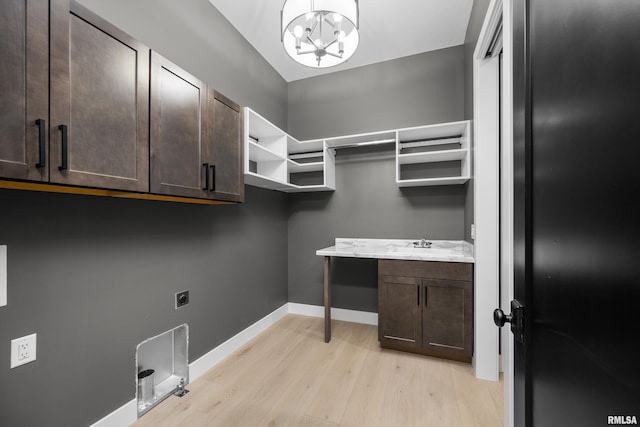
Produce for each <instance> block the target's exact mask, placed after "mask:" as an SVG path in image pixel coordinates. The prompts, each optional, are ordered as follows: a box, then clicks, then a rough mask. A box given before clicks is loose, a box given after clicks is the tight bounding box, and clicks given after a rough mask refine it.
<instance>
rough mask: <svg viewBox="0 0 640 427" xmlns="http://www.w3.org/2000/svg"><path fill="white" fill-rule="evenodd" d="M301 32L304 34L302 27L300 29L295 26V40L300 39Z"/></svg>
mask: <svg viewBox="0 0 640 427" xmlns="http://www.w3.org/2000/svg"><path fill="white" fill-rule="evenodd" d="M303 32H304V30H303V29H302V27H301V26H300V25H296V26H295V27H294V28H293V35H294V36H295V37H296V38H298V39H299V38H300V37H302V33H303Z"/></svg>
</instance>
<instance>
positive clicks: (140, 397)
mask: <svg viewBox="0 0 640 427" xmlns="http://www.w3.org/2000/svg"><path fill="white" fill-rule="evenodd" d="M150 371H153V372H152V373H150ZM186 384H189V325H187V324H186V323H185V324H183V325H180V326H178V327H176V328H174V329H171V330H169V331H167V332H164V333H162V334H160V335H156V336H155V337H152V338H148V339H146V340H144V341H142V342H141V343H140V344H138V347H137V348H136V402H137V404H138V418H139V417H141V416H142V415H144V414H145V413H147V412H148V411H149V410H151V409H152V408H153V407H154V406H156V405H157V404H159V403H160V402H162V401H163V400H164V399H166V398H167V397H169V396H171V395H172V394H174V393H175V392H176V391H178V390H180V389H181V388H182V387H183V386H184V385H186ZM149 387H151V388H149Z"/></svg>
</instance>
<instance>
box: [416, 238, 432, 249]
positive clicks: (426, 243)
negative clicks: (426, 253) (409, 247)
mask: <svg viewBox="0 0 640 427" xmlns="http://www.w3.org/2000/svg"><path fill="white" fill-rule="evenodd" d="M413 247H414V248H430V247H431V242H429V241H428V240H427V239H425V238H422V239H420V241H415V242H413Z"/></svg>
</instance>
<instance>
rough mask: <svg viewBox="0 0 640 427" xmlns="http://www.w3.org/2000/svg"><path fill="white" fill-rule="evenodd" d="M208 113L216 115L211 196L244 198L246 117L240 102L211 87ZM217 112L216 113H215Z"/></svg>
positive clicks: (235, 200)
mask: <svg viewBox="0 0 640 427" xmlns="http://www.w3.org/2000/svg"><path fill="white" fill-rule="evenodd" d="M208 105H209V106H208V109H209V112H208V115H209V117H212V118H213V123H212V126H211V130H212V141H211V144H212V145H211V147H212V151H213V152H212V156H211V159H210V182H209V186H208V188H209V191H210V193H211V197H212V198H215V199H217V200H226V201H230V202H242V201H244V173H243V171H242V160H243V158H242V151H243V148H242V147H243V146H242V117H241V113H240V106H239V105H238V104H236V103H235V102H233V101H231V100H230V99H229V98H227V97H225V96H224V95H222V94H220V93H218V92H217V91H214V90H212V89H210V90H209V96H208ZM211 112H213V116H211Z"/></svg>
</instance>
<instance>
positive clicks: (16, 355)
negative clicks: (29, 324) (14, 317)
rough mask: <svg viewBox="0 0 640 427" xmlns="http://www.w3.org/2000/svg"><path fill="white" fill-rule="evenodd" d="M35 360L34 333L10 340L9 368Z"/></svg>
mask: <svg viewBox="0 0 640 427" xmlns="http://www.w3.org/2000/svg"><path fill="white" fill-rule="evenodd" d="M34 360H36V334H31V335H27V336H24V337H22V338H16V339H14V340H11V369H13V368H15V367H18V366H20V365H24V364H25V363H29V362H33V361H34Z"/></svg>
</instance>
